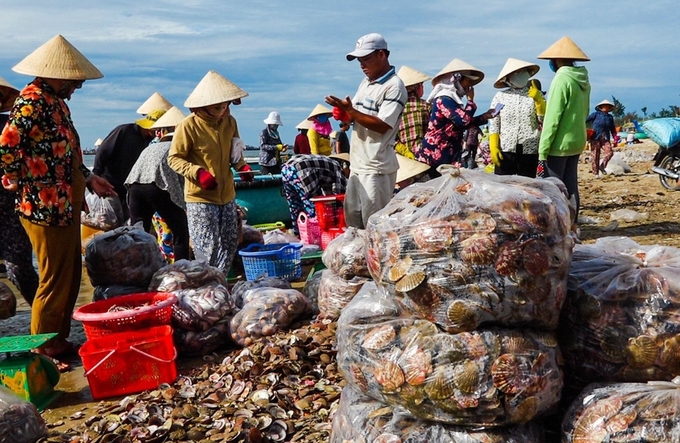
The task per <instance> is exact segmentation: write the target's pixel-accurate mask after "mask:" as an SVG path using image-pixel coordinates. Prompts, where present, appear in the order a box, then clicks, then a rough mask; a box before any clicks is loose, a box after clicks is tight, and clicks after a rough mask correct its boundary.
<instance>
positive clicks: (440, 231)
mask: <svg viewBox="0 0 680 443" xmlns="http://www.w3.org/2000/svg"><path fill="white" fill-rule="evenodd" d="M411 235H412V236H413V241H414V242H415V244H416V246H418V248H419V249H421V250H423V251H426V252H441V251H443V250H444V249H446V248H447V247H449V246H450V245H451V243H453V226H451V223H449V222H448V221H446V220H437V219H434V220H428V221H425V222H423V223H420V224H418V225H416V226H414V227H413V229H412V230H411Z"/></svg>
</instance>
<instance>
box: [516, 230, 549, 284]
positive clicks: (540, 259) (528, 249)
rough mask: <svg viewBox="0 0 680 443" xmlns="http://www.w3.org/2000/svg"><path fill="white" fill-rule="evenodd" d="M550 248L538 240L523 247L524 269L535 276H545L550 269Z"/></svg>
mask: <svg viewBox="0 0 680 443" xmlns="http://www.w3.org/2000/svg"><path fill="white" fill-rule="evenodd" d="M551 255H552V251H551V249H550V246H548V245H547V244H545V242H543V241H541V240H538V239H535V238H534V239H531V240H529V241H527V242H525V243H524V246H523V247H522V264H523V265H524V269H526V271H527V272H528V273H529V274H531V275H534V276H538V275H545V274H547V273H548V270H549V269H550V257H551Z"/></svg>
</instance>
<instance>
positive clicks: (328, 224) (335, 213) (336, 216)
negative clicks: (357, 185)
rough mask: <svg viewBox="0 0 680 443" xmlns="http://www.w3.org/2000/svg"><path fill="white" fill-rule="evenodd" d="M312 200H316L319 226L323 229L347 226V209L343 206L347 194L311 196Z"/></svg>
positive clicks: (315, 206) (315, 208) (315, 205)
mask: <svg viewBox="0 0 680 443" xmlns="http://www.w3.org/2000/svg"><path fill="white" fill-rule="evenodd" d="M310 201H312V202H314V211H315V212H316V219H317V220H318V221H319V228H321V230H322V231H324V230H327V229H330V228H344V227H346V226H347V225H346V224H345V209H344V207H343V202H344V201H345V194H336V195H326V196H323V197H314V198H310Z"/></svg>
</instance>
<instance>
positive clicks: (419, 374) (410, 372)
mask: <svg viewBox="0 0 680 443" xmlns="http://www.w3.org/2000/svg"><path fill="white" fill-rule="evenodd" d="M402 360H403V361H404V363H403V364H402V365H401V366H402V369H403V370H404V376H405V379H406V383H408V384H409V385H412V386H418V385H422V384H423V383H425V380H426V379H427V376H428V375H429V374H430V373H432V358H431V357H430V354H429V353H428V352H425V351H423V350H422V349H420V348H419V347H418V346H412V347H409V348H407V349H406V350H405V351H404V354H403V355H402Z"/></svg>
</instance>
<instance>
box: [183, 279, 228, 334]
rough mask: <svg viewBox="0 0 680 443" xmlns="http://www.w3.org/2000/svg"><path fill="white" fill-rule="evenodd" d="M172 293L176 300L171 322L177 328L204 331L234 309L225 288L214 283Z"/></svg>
mask: <svg viewBox="0 0 680 443" xmlns="http://www.w3.org/2000/svg"><path fill="white" fill-rule="evenodd" d="M173 293H174V294H175V295H176V296H177V299H178V301H177V303H175V304H174V305H173V306H172V324H173V326H175V327H177V328H181V329H186V330H189V331H198V332H200V331H205V330H207V329H208V328H210V327H211V326H212V325H214V324H215V323H217V322H218V321H220V320H223V319H224V318H226V317H227V316H231V315H232V314H233V313H234V311H235V310H236V305H235V304H234V302H233V300H232V299H231V296H230V295H229V291H228V290H227V288H226V287H224V286H222V285H218V284H215V283H209V284H206V285H203V286H201V287H200V288H189V289H180V290H177V291H173Z"/></svg>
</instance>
